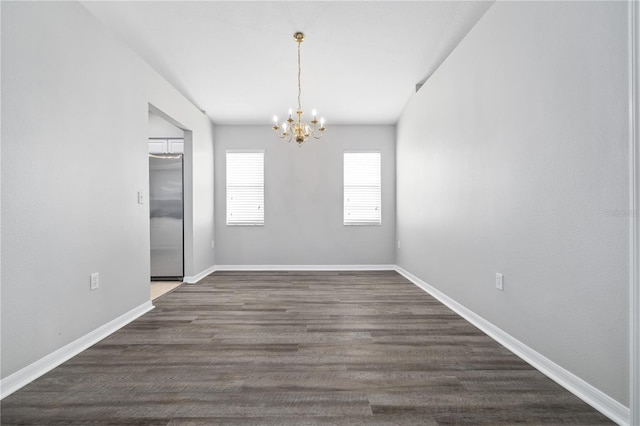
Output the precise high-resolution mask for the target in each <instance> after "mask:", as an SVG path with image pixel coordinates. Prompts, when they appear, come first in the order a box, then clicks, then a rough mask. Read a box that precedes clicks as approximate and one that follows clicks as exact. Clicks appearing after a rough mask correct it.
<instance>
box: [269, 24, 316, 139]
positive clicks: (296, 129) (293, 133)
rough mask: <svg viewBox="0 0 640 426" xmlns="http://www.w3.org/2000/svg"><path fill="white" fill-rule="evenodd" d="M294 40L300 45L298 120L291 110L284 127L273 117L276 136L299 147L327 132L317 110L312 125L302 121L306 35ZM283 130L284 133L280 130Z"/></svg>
mask: <svg viewBox="0 0 640 426" xmlns="http://www.w3.org/2000/svg"><path fill="white" fill-rule="evenodd" d="M293 39H294V40H295V42H296V43H298V109H297V110H296V115H297V117H296V119H294V118H293V110H292V109H291V108H289V118H287V119H286V120H285V121H284V122H283V123H282V126H280V125H279V124H278V117H277V116H275V115H274V116H273V121H274V125H273V127H272V128H273V131H274V132H275V134H276V136H278V137H279V138H281V139H284V140H286V141H287V142H291V140H295V141H296V142H297V143H298V146H301V145H302V143H303V142H305V141H306V140H307V139H308V138H309V136H313V138H314V139H320V138H321V137H322V135H323V133H324V131H325V127H324V118H321V119H320V127H318V119H317V118H316V117H317V113H316V110H315V109H314V110H313V111H312V114H311V115H312V116H313V118H312V120H311V121H310V124H309V123H307V122H305V121H303V120H302V114H303V111H302V105H301V103H300V96H301V94H302V89H301V85H300V75H301V67H300V44H302V42H303V41H304V34H303V33H301V32H297V33H295V34H294V35H293ZM280 129H282V132H280V131H279V130H280ZM287 129H290V132H287Z"/></svg>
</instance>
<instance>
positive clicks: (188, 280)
mask: <svg viewBox="0 0 640 426" xmlns="http://www.w3.org/2000/svg"><path fill="white" fill-rule="evenodd" d="M216 270H217V266H215V265H213V266H210V267H208V268H207V269H205V270H204V271H202V272H200V273H199V274H196V275H193V276H189V277H183V278H182V281H183V282H185V283H187V284H195V283H197V282H198V281H200V280H201V279H203V278H204V277H206V276H207V275H209V274H212V273H214V272H215V271H216Z"/></svg>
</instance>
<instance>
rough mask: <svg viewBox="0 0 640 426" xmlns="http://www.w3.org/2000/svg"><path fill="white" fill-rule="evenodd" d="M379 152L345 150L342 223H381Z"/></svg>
mask: <svg viewBox="0 0 640 426" xmlns="http://www.w3.org/2000/svg"><path fill="white" fill-rule="evenodd" d="M380 187H381V178H380V153H379V152H345V153H344V224H345V225H380V223H381V222H382V214H381V200H382V197H381V195H380V192H381V191H380Z"/></svg>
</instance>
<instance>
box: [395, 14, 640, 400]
mask: <svg viewBox="0 0 640 426" xmlns="http://www.w3.org/2000/svg"><path fill="white" fill-rule="evenodd" d="M627 82H628V74H627V4H626V3H625V2H588V3H582V2H580V3H575V2H539V3H528V2H526V3H525V2H498V3H496V4H495V5H494V6H493V7H492V8H491V9H489V11H488V12H487V13H486V14H485V15H484V17H483V18H482V19H481V20H480V21H479V23H478V24H477V25H476V27H475V28H474V29H473V30H472V31H471V32H470V33H469V34H468V35H467V37H466V38H465V39H464V40H463V41H462V43H461V44H460V45H459V46H458V47H457V49H456V50H454V51H453V53H452V54H451V56H450V57H449V58H448V59H447V60H446V61H445V62H444V64H443V65H442V67H441V68H439V69H438V71H437V72H436V73H435V74H434V75H433V76H432V77H431V79H430V80H429V81H428V82H427V83H426V84H425V85H424V87H423V88H422V90H421V91H420V92H418V93H417V94H416V95H414V96H413V97H412V99H411V100H410V102H409V103H408V105H407V106H406V108H405V110H404V112H403V114H402V116H401V118H400V120H399V122H398V124H397V187H398V194H397V195H398V197H397V209H398V222H397V232H398V239H399V240H400V241H401V248H400V249H399V250H398V251H397V262H398V264H399V265H400V266H401V267H403V268H405V269H406V270H408V271H409V272H411V273H413V274H415V275H416V276H418V277H419V278H421V279H422V280H424V281H425V282H427V283H429V284H430V285H432V286H434V287H436V288H438V289H439V290H440V291H442V292H443V293H445V294H447V295H448V296H450V297H452V298H453V299H455V300H456V301H458V302H459V303H461V304H463V305H465V306H466V307H467V308H469V309H471V310H472V311H474V312H475V313H477V314H479V315H480V316H482V317H484V318H485V319H487V320H488V321H490V322H492V323H493V324H495V325H497V326H498V327H499V328H501V329H503V330H504V331H506V332H507V333H509V334H510V335H512V336H514V337H516V338H517V339H519V340H521V341H522V342H524V343H525V344H526V345H528V346H530V347H531V348H533V349H534V350H536V351H538V352H539V353H541V354H542V355H544V356H546V357H547V358H549V359H551V360H552V361H554V362H556V363H557V364H559V365H560V366H562V367H564V368H565V369H567V370H569V371H571V372H573V373H574V374H576V375H577V376H579V377H581V378H582V379H584V380H585V381H587V382H588V383H590V384H592V385H593V386H595V387H597V388H599V389H600V390H602V391H603V392H605V393H606V394H608V395H610V396H611V397H613V398H614V399H616V400H618V401H619V402H621V403H623V404H625V405H628V402H629V392H628V389H629V383H628V377H629V363H628V361H629V357H628V354H629V344H628V336H629V329H628V314H629V312H628V306H629V303H628V289H629V285H628V276H629V269H628V253H629V241H628V234H629V217H628V216H629V211H628V203H629V182H628V169H629V158H628V151H629V141H628V122H627V120H628V105H627V102H628V90H629V87H628V84H627ZM496 272H500V273H503V274H504V280H505V281H504V282H505V284H504V285H505V290H504V292H500V291H497V290H496V288H495V273H496Z"/></svg>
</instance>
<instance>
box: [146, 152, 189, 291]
mask: <svg viewBox="0 0 640 426" xmlns="http://www.w3.org/2000/svg"><path fill="white" fill-rule="evenodd" d="M182 193H183V186H182V154H149V210H150V217H151V279H152V280H161V279H165V280H166V279H180V280H181V279H182V278H183V277H184V254H183V253H184V249H183V247H184V242H183V241H184V240H183V197H182Z"/></svg>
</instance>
